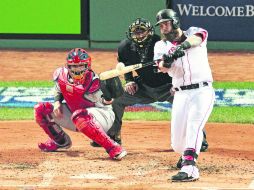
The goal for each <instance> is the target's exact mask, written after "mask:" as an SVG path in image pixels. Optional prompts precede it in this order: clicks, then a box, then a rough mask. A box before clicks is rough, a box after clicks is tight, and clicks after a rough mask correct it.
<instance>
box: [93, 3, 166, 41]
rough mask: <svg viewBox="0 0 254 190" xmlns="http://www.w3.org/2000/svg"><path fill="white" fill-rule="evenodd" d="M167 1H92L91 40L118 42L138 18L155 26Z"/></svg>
mask: <svg viewBox="0 0 254 190" xmlns="http://www.w3.org/2000/svg"><path fill="white" fill-rule="evenodd" d="M165 2H166V1H165V0H101V1H95V0H93V1H90V39H91V40H98V41H117V40H121V39H122V38H124V37H125V31H127V29H128V27H129V25H130V23H131V22H132V21H133V20H135V19H136V18H137V17H144V18H146V19H149V20H150V21H151V23H152V24H155V21H156V19H155V16H156V14H157V12H158V11H159V10H160V9H165V8H166V4H165Z"/></svg>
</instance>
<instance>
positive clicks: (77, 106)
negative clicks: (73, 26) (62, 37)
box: [34, 48, 127, 160]
mask: <svg viewBox="0 0 254 190" xmlns="http://www.w3.org/2000/svg"><path fill="white" fill-rule="evenodd" d="M53 76H54V81H55V103H54V105H53V104H51V103H49V102H46V103H38V104H37V105H35V107H34V116H35V120H36V122H37V123H38V125H39V126H40V127H41V128H42V129H43V130H44V132H45V133H46V134H47V135H48V136H49V140H48V141H46V142H43V143H39V144H38V146H39V148H40V149H41V150H42V151H46V152H52V151H56V150H58V149H60V148H65V149H67V148H69V147H70V146H71V144H72V142H71V139H70V137H69V135H68V134H67V133H65V132H64V131H63V129H62V128H66V129H69V130H72V131H79V132H81V133H83V134H84V135H86V136H87V137H89V138H90V139H91V140H93V141H95V142H96V143H98V144H100V145H101V146H102V147H103V148H105V150H106V151H107V153H108V154H109V156H110V158H111V159H116V160H121V159H122V158H123V157H124V156H125V155H126V154H127V152H126V151H125V150H124V149H123V148H122V147H121V145H119V144H118V143H116V142H115V141H113V140H112V139H111V138H110V137H109V136H108V135H107V133H106V132H107V131H108V130H109V129H110V127H111V126H112V124H113V122H114V119H115V115H114V112H113V110H112V106H111V105H106V104H105V103H104V98H103V96H102V94H103V93H102V91H101V87H100V86H101V84H100V80H99V78H98V76H97V75H96V74H95V73H94V72H93V71H92V70H91V57H90V56H89V55H88V54H87V52H86V51H85V50H83V49H80V48H76V49H72V50H71V51H70V52H69V53H68V55H67V60H66V65H65V66H64V67H60V68H58V69H56V70H55V72H54V75H53ZM102 86H103V85H102Z"/></svg>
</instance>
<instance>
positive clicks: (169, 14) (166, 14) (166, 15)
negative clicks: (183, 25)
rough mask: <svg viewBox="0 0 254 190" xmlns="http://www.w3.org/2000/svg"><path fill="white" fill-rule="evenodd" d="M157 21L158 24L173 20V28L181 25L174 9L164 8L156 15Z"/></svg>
mask: <svg viewBox="0 0 254 190" xmlns="http://www.w3.org/2000/svg"><path fill="white" fill-rule="evenodd" d="M156 20H157V23H156V24H155V25H156V26H158V25H159V24H160V23H162V22H165V21H170V20H171V21H172V26H173V29H178V28H179V27H180V20H179V18H178V16H177V14H176V12H175V11H173V10H172V9H162V10H160V11H159V12H158V13H157V15H156Z"/></svg>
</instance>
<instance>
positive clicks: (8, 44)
mask: <svg viewBox="0 0 254 190" xmlns="http://www.w3.org/2000/svg"><path fill="white" fill-rule="evenodd" d="M76 47H81V48H88V41H85V40H0V49H16V48H22V49H23V48H27V49H29V48H33V49H34V48H36V49H51V48H52V49H55V48H56V49H66V48H68V49H71V48H76Z"/></svg>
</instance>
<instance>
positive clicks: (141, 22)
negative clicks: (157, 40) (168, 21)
mask: <svg viewBox="0 0 254 190" xmlns="http://www.w3.org/2000/svg"><path fill="white" fill-rule="evenodd" d="M153 34H154V28H153V26H152V25H151V23H150V22H149V21H148V20H147V19H144V18H137V19H136V20H135V21H134V22H133V23H132V24H131V25H130V26H129V30H128V31H127V32H126V36H127V38H128V39H130V40H132V41H133V42H134V43H136V44H137V45H139V46H141V47H142V46H144V45H145V44H146V43H147V42H148V41H149V40H150V39H151V37H152V35H153Z"/></svg>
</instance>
